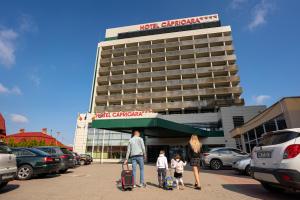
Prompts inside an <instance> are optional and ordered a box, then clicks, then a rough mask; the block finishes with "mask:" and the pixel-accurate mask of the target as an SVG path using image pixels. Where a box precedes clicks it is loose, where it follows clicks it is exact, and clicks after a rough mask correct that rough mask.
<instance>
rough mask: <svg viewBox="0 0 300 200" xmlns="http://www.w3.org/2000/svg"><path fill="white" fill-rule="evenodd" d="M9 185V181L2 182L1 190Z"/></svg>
mask: <svg viewBox="0 0 300 200" xmlns="http://www.w3.org/2000/svg"><path fill="white" fill-rule="evenodd" d="M7 183H8V182H7V181H5V182H1V183H0V189H1V188H3V187H5V186H6V185H7Z"/></svg>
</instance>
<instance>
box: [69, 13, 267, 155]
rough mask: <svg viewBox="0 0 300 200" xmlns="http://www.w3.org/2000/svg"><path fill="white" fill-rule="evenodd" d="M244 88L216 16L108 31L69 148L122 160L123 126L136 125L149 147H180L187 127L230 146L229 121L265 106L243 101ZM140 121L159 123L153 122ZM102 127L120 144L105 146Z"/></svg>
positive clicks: (226, 30)
mask: <svg viewBox="0 0 300 200" xmlns="http://www.w3.org/2000/svg"><path fill="white" fill-rule="evenodd" d="M241 94H242V88H241V86H240V77H239V75H238V66H237V64H236V55H235V49H234V46H233V39H232V33H231V27H230V26H221V22H220V20H219V16H218V15H217V14H213V15H207V16H198V17H190V18H183V19H175V20H167V21H161V22H153V23H147V24H140V25H133V26H125V27H118V28H111V29H107V30H106V35H105V41H101V42H100V43H98V47H97V54H96V62H95V71H94V79H93V87H92V92H91V101H90V110H89V113H87V114H85V115H80V116H79V118H78V121H77V128H76V135H75V141H74V149H75V151H79V152H89V153H92V154H93V155H95V156H94V157H95V158H100V159H101V160H103V159H117V160H118V159H122V158H123V157H122V155H123V154H124V151H126V145H127V144H126V143H127V141H128V139H129V137H130V135H129V136H128V133H126V132H128V131H129V130H132V129H133V128H139V129H141V130H142V132H143V135H144V138H145V140H146V144H147V148H148V152H150V151H149V150H151V152H152V153H153V152H157V151H158V150H159V149H161V148H163V149H166V150H167V151H169V152H170V154H171V152H172V151H174V149H178V148H180V147H183V149H184V146H185V145H186V143H187V139H188V137H189V136H190V135H191V134H192V132H195V133H196V132H197V133H198V134H199V136H201V137H202V139H203V143H204V145H207V146H235V141H234V139H232V138H231V137H230V135H229V134H228V133H229V130H231V129H233V128H234V127H235V126H234V125H235V124H236V122H235V121H234V120H236V121H242V122H244V120H247V119H248V118H249V119H250V118H251V117H253V116H254V115H256V114H257V113H258V112H260V111H262V110H263V109H265V107H264V106H248V107H246V106H244V100H243V99H242V98H241ZM139 112H141V113H140V114H139ZM145 113H146V114H145ZM84 116H85V117H84ZM87 116H90V117H87ZM142 119H144V121H141V120H142ZM145 119H152V120H160V121H157V123H152V124H156V125H155V126H154V125H153V126H152V125H151V126H150V125H149V123H148V124H147V123H144V122H145ZM105 120H110V121H105ZM126 120H127V121H126ZM128 120H130V121H128ZM155 122H156V121H155ZM170 123H171V124H170ZM172 123H173V124H172ZM107 124H111V125H110V126H108V125H107ZM150 124H151V123H150ZM159 124H160V125H159ZM162 124H168V125H162ZM170 126H172V127H175V126H178V129H172V127H170ZM104 130H106V131H104ZM178 130H180V131H178ZM172 131H173V132H174V134H173V135H172V134H169V132H170V133H172ZM201 131H202V132H201ZM103 132H104V134H105V133H106V134H109V135H112V138H119V139H118V140H119V141H118V142H117V143H118V145H117V146H118V147H117V148H115V147H116V146H115V144H113V143H114V142H112V140H110V139H107V141H106V142H107V143H106V144H105V141H104V140H106V139H103V138H104V136H103ZM175 132H176V133H177V132H178V133H177V135H176V134H175ZM167 133H168V134H167ZM181 133H182V134H181ZM124 134H125V135H124ZM106 137H107V135H106ZM95 138H97V139H95ZM99 138H102V140H101V139H99ZM124 138H125V141H124ZM95 141H96V142H95ZM109 143H111V144H112V145H110V144H109ZM116 149H117V150H116ZM118 149H120V150H118ZM109 151H110V152H109ZM115 151H117V152H118V153H116V152H115ZM112 152H115V154H114V155H117V156H112V154H113V153H112ZM155 156H156V155H155ZM148 157H149V156H148ZM150 157H151V155H150Z"/></svg>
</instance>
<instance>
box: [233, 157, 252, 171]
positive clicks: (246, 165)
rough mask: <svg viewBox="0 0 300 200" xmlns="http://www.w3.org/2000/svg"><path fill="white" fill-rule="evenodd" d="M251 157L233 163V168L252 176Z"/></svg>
mask: <svg viewBox="0 0 300 200" xmlns="http://www.w3.org/2000/svg"><path fill="white" fill-rule="evenodd" d="M250 162H251V157H246V158H242V159H241V160H238V161H236V162H234V163H233V165H232V168H233V169H234V170H236V171H238V172H240V173H243V174H246V175H248V176H250Z"/></svg>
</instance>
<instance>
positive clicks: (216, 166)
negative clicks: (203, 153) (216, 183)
mask: <svg viewBox="0 0 300 200" xmlns="http://www.w3.org/2000/svg"><path fill="white" fill-rule="evenodd" d="M222 165H223V164H222V162H221V161H220V160H217V159H213V160H211V161H210V168H211V169H213V170H219V169H221V168H222Z"/></svg>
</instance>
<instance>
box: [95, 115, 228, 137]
mask: <svg viewBox="0 0 300 200" xmlns="http://www.w3.org/2000/svg"><path fill="white" fill-rule="evenodd" d="M92 127H93V128H99V129H107V130H115V131H121V132H129V131H130V130H132V129H141V130H143V131H144V134H145V135H146V136H152V137H184V136H191V135H193V134H195V135H198V136H201V137H223V136H224V132H223V131H206V130H202V129H199V128H195V127H192V126H190V125H186V124H180V123H176V122H172V121H169V120H165V119H161V118H131V119H130V118H129V119H128V118H123V119H100V120H93V122H92Z"/></svg>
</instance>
